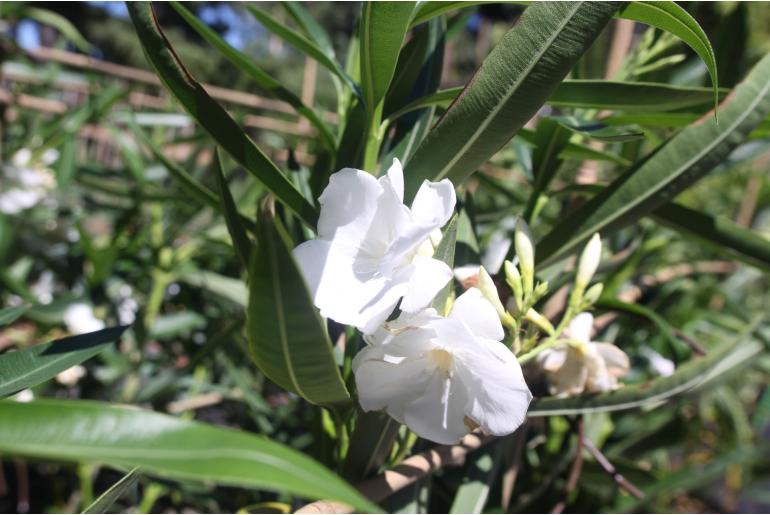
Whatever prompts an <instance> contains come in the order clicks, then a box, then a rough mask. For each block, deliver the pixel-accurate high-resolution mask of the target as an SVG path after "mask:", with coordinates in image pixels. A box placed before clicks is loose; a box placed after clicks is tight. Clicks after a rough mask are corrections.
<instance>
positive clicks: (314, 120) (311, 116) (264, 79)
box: [170, 2, 334, 149]
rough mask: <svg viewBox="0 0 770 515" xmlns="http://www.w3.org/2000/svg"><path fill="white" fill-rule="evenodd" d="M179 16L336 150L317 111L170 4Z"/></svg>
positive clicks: (330, 134)
mask: <svg viewBox="0 0 770 515" xmlns="http://www.w3.org/2000/svg"><path fill="white" fill-rule="evenodd" d="M170 4H171V7H173V8H174V9H175V10H176V12H178V13H179V14H180V15H181V16H182V18H184V19H185V21H186V22H187V23H188V24H189V25H190V26H191V27H192V28H193V29H194V30H195V32H197V33H198V34H199V35H200V36H201V37H202V38H203V39H205V40H206V41H208V42H209V44H211V46H213V47H214V48H216V49H217V50H219V51H220V52H221V54H222V55H223V56H225V57H226V58H227V60H229V61H230V62H231V63H233V64H234V65H235V66H237V67H238V68H239V69H240V70H241V71H242V72H244V73H245V74H246V75H248V76H249V77H251V78H252V79H253V80H254V82H256V83H257V84H259V86H260V87H261V88H262V89H263V90H264V91H265V93H267V94H268V95H270V96H272V97H273V98H277V99H279V100H283V101H284V102H286V103H287V104H289V105H290V106H292V107H293V108H294V109H295V110H296V111H297V113H299V114H300V115H302V116H304V117H305V118H307V120H308V121H309V122H310V123H311V124H312V125H313V127H315V128H316V129H317V130H318V133H319V134H320V136H321V141H322V142H323V144H324V145H325V146H326V147H327V148H329V149H333V148H334V134H332V131H331V129H329V126H328V125H327V124H326V123H325V122H324V121H323V120H322V119H321V117H320V116H319V115H318V114H317V113H316V111H315V110H314V109H311V108H310V107H308V106H306V105H305V104H304V103H303V102H302V100H301V99H300V98H299V97H298V96H297V95H295V94H294V93H292V92H291V91H290V90H288V89H286V88H285V87H284V86H283V84H281V83H280V82H279V81H278V80H276V79H275V78H273V76H272V75H270V74H269V73H267V72H266V71H264V70H263V69H262V68H260V67H259V66H257V64H256V63H255V62H254V59H253V58H252V57H249V56H247V55H246V54H244V53H243V52H241V51H240V50H237V49H235V48H233V47H232V46H230V45H229V44H228V43H227V41H225V40H224V39H223V38H222V36H220V35H219V34H217V33H216V32H215V31H213V30H212V29H210V28H209V27H208V26H206V25H205V24H204V23H202V22H201V21H200V20H199V19H198V18H197V16H195V15H194V14H193V13H191V12H190V11H189V10H187V8H185V7H184V6H183V5H182V4H181V3H179V2H170Z"/></svg>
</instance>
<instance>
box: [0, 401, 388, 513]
mask: <svg viewBox="0 0 770 515" xmlns="http://www.w3.org/2000/svg"><path fill="white" fill-rule="evenodd" d="M0 420H2V421H3V423H2V424H0V452H2V453H3V454H12V455H15V456H29V457H33V458H44V459H54V460H73V461H85V462H101V463H107V464H114V465H120V466H129V467H141V468H142V471H143V472H146V473H152V474H157V475H160V476H164V477H169V478H174V479H187V480H197V481H207V482H213V483H217V484H222V485H234V486H243V487H249V488H261V489H265V490H270V491H276V492H287V493H291V494H296V495H300V496H305V497H308V498H311V499H319V498H321V499H335V500H338V501H342V502H345V503H347V504H350V505H351V506H353V507H354V508H355V509H357V510H363V511H375V512H377V511H380V510H378V509H377V507H376V506H374V505H373V504H372V503H370V502H368V501H367V500H366V499H364V498H363V497H362V496H361V495H360V494H359V493H358V492H356V491H355V490H354V489H353V488H352V487H351V486H349V485H347V484H346V483H345V482H343V481H342V480H341V479H339V478H338V477H337V476H335V475H334V474H333V473H332V472H330V471H329V470H327V469H326V468H324V467H323V466H321V465H320V464H318V463H316V462H315V461H313V460H312V459H310V458H308V457H306V456H305V455H303V454H301V453H299V452H297V451H295V450H293V449H290V448H289V447H286V446H284V445H281V444H278V443H275V442H271V441H270V440H267V439H266V438H263V437H261V436H255V435H251V434H248V433H244V432H241V431H234V430H232V429H224V428H219V427H214V426H210V425H207V424H201V423H199V422H193V421H189V420H183V419H179V418H174V417H169V416H167V415H161V414H159V413H153V412H151V411H145V410H137V409H127V408H118V407H114V406H110V405H107V404H103V403H97V402H83V401H60V400H44V401H33V402H31V403H20V402H10V401H0Z"/></svg>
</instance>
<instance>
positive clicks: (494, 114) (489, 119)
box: [435, 2, 585, 181]
mask: <svg viewBox="0 0 770 515" xmlns="http://www.w3.org/2000/svg"><path fill="white" fill-rule="evenodd" d="M584 3H585V2H575V4H576V5H577V7H575V8H574V9H573V11H572V12H571V13H570V14H569V16H566V17H565V18H564V20H563V21H562V23H561V24H560V25H559V26H558V28H557V29H556V30H554V32H553V35H552V36H551V37H550V38H549V39H548V40H547V43H546V44H545V45H543V49H542V50H541V51H540V52H538V53H537V54H536V56H535V57H534V58H533V59H532V60H531V62H530V64H529V65H527V67H526V68H525V70H524V72H523V73H522V74H521V76H520V79H519V80H518V81H517V82H516V83H515V84H514V85H513V87H512V88H511V89H510V90H509V91H508V92H507V93H506V94H505V95H504V96H503V97H502V98H501V100H500V102H498V103H497V105H496V106H495V107H494V108H493V109H492V111H491V113H490V116H488V117H487V118H485V119H484V121H483V122H482V123H481V124H480V125H479V127H478V128H477V129H476V131H474V133H473V134H472V135H471V137H470V138H468V140H467V141H466V142H465V143H464V144H463V146H462V147H460V150H459V151H457V152H456V153H455V156H454V157H453V158H452V159H451V160H450V161H449V162H448V163H447V164H446V165H445V166H444V167H443V168H442V169H441V171H440V172H439V173H438V174H436V178H435V180H436V181H439V180H441V179H443V178H444V177H445V176H446V175H447V173H449V170H451V169H452V167H453V166H454V165H455V163H457V162H458V161H459V160H460V159H461V158H462V156H463V155H464V154H465V151H466V150H467V149H468V148H469V147H470V146H471V145H473V144H474V143H475V142H476V140H477V139H478V138H479V136H480V135H481V133H482V132H483V131H485V130H486V128H487V127H488V126H489V124H491V123H492V121H493V120H494V119H495V118H496V117H497V114H498V113H499V112H500V110H501V109H502V108H503V106H504V105H505V104H506V103H507V102H508V100H509V99H510V98H511V96H513V94H514V93H516V92H517V91H518V90H519V88H520V87H521V85H522V84H523V83H524V79H525V78H526V77H527V76H528V75H529V74H530V72H531V71H532V69H533V68H534V67H535V66H536V65H537V63H539V62H540V60H541V58H542V56H543V55H545V53H546V52H548V51H549V50H550V49H551V46H552V45H553V42H554V41H555V40H556V38H557V37H559V35H561V33H562V31H563V30H564V29H565V27H566V26H567V25H568V24H569V23H570V22H571V21H572V19H573V18H574V16H575V14H576V13H577V12H578V10H580V8H581V7H582V6H583V4H584Z"/></svg>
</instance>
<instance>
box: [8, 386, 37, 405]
mask: <svg viewBox="0 0 770 515" xmlns="http://www.w3.org/2000/svg"><path fill="white" fill-rule="evenodd" d="M11 398H12V399H13V400H15V401H16V402H32V401H33V400H35V394H34V393H33V392H32V390H30V389H29V388H26V389H24V390H22V391H20V392H19V393H17V394H16V395H14V396H13V397H11Z"/></svg>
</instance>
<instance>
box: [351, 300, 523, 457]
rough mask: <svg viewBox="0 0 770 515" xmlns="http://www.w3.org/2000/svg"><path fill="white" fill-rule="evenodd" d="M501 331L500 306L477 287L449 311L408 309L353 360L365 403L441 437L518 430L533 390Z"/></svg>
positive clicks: (452, 439)
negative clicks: (530, 389)
mask: <svg viewBox="0 0 770 515" xmlns="http://www.w3.org/2000/svg"><path fill="white" fill-rule="evenodd" d="M502 338H503V327H502V325H501V324H500V318H499V317H498V315H497V312H496V311H495V309H494V307H492V305H491V304H490V303H489V302H488V301H487V300H486V299H485V298H484V296H483V295H482V293H481V292H480V291H479V290H478V289H476V288H471V289H469V290H468V291H466V292H465V293H463V294H462V295H460V296H459V297H458V298H457V300H456V301H455V303H454V305H453V307H452V311H451V312H450V313H449V315H448V316H447V317H441V316H439V315H438V314H437V313H436V311H435V310H434V309H432V308H428V309H425V310H423V311H421V312H419V313H415V314H408V313H404V314H402V315H401V316H400V317H399V318H398V319H396V320H394V321H392V322H387V323H385V324H384V325H383V326H382V327H381V328H380V329H379V330H378V331H377V332H376V333H374V334H372V335H369V336H368V337H366V340H367V343H368V344H369V345H368V346H367V347H366V348H365V349H363V350H362V351H361V352H359V353H358V355H357V356H356V357H355V359H354V360H353V371H354V373H355V378H356V386H357V388H358V400H359V402H360V404H361V407H362V408H363V409H364V410H365V411H373V410H382V409H384V410H386V411H387V413H388V414H389V415H390V416H391V417H393V418H394V419H396V420H397V421H399V422H401V423H402V424H406V425H407V426H409V428H410V429H411V430H412V431H414V432H415V433H417V434H418V435H419V436H421V437H423V438H426V439H428V440H432V441H434V442H437V443H442V444H453V443H456V442H458V441H459V440H460V439H461V438H462V437H463V436H464V435H466V434H467V433H468V432H469V431H471V430H473V429H476V428H477V427H480V428H481V429H482V430H483V431H484V432H485V433H488V434H493V435H506V434H509V433H512V432H513V431H515V430H516V428H518V427H519V426H520V425H521V423H522V422H523V421H524V418H525V417H526V413H527V407H528V406H529V402H530V401H531V400H532V394H531V393H530V392H529V388H528V387H527V385H526V383H525V382H524V376H523V375H522V371H521V366H520V365H519V362H518V361H517V360H516V357H515V356H514V355H513V353H512V352H511V351H510V350H509V349H508V347H506V346H505V345H504V344H503V343H501V342H500V340H501V339H502Z"/></svg>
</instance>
